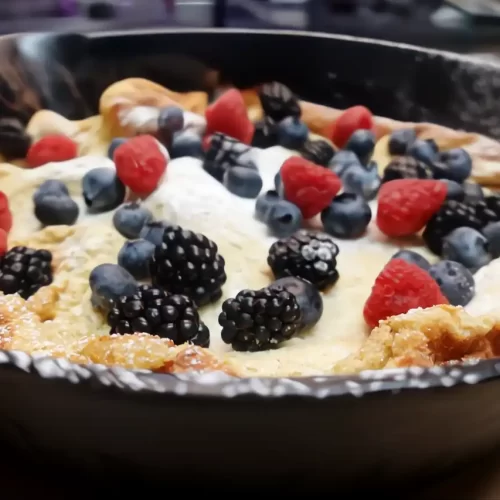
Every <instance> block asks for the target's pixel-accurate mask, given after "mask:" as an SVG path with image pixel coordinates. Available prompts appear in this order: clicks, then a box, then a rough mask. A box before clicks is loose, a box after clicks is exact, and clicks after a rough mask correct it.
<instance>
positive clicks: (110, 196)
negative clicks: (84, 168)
mask: <svg viewBox="0 0 500 500" xmlns="http://www.w3.org/2000/svg"><path fill="white" fill-rule="evenodd" d="M82 194H83V199H84V201H85V205H87V209H88V211H89V213H101V212H109V211H110V210H113V209H115V208H117V207H119V206H120V205H121V204H122V203H123V200H124V199H125V185H124V184H123V183H122V181H121V180H120V179H119V178H118V176H117V175H116V171H115V169H114V168H109V167H98V168H94V169H92V170H91V171H90V172H87V173H86V174H85V175H84V176H83V179H82Z"/></svg>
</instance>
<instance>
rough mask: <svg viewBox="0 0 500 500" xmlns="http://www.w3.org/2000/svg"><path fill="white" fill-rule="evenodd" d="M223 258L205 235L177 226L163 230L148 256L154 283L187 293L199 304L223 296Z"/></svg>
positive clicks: (177, 291) (170, 290)
mask: <svg viewBox="0 0 500 500" xmlns="http://www.w3.org/2000/svg"><path fill="white" fill-rule="evenodd" d="M224 267H225V262H224V259H223V257H222V256H221V255H219V252H218V248H217V245H216V244H215V243H214V242H213V241H212V240H210V239H208V238H207V237H206V236H204V235H202V234H198V233H194V232H192V231H188V230H185V229H183V228H182V227H179V226H170V227H168V228H166V229H165V231H164V232H163V238H162V242H161V245H157V246H156V248H155V251H154V254H153V258H152V260H151V277H152V280H153V284H154V285H157V286H160V287H163V288H164V289H165V290H167V291H169V292H171V293H176V294H183V295H187V296H188V297H190V298H191V299H193V300H194V301H195V302H196V304H197V305H198V306H202V305H205V304H208V303H210V302H215V301H216V300H219V299H220V297H221V296H222V285H224V283H225V282H226V279H227V276H226V272H225V269H224Z"/></svg>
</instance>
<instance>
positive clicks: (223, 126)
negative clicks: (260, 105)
mask: <svg viewBox="0 0 500 500" xmlns="http://www.w3.org/2000/svg"><path fill="white" fill-rule="evenodd" d="M205 118H206V120H207V128H206V133H207V135H211V134H213V133H214V132H222V133H223V134H226V135H228V136H229V137H233V138H234V139H237V140H238V141H240V142H243V143H244V144H251V142H252V138H253V134H254V131H255V127H254V124H253V123H252V122H251V121H250V119H249V118H248V114H247V108H246V106H245V101H244V100H243V96H242V95H241V92H240V91H238V90H236V89H231V90H228V91H227V92H224V94H222V95H221V96H220V97H219V98H218V99H217V100H216V101H215V102H214V103H212V104H211V105H210V106H208V108H207V110H206V111H205Z"/></svg>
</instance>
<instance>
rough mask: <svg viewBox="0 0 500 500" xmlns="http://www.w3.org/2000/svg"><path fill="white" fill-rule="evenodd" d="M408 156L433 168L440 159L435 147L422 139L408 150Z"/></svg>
mask: <svg viewBox="0 0 500 500" xmlns="http://www.w3.org/2000/svg"><path fill="white" fill-rule="evenodd" d="M408 154H409V155H410V156H413V158H416V159H417V160H419V161H421V162H422V163H425V164H426V165H429V166H432V164H433V163H434V162H435V161H436V160H437V159H438V155H437V153H436V151H435V150H434V147H433V145H432V144H431V143H430V142H428V141H425V140H422V139H417V140H416V141H415V142H414V143H413V144H412V145H411V146H410V147H409V148H408Z"/></svg>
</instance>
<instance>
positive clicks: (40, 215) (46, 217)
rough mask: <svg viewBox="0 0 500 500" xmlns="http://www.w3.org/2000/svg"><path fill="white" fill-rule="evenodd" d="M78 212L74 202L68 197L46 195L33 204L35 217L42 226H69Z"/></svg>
mask: <svg viewBox="0 0 500 500" xmlns="http://www.w3.org/2000/svg"><path fill="white" fill-rule="evenodd" d="M79 212H80V210H79V209H78V205H77V204H76V202H75V200H73V199H72V198H70V197H69V196H61V195H59V194H46V195H44V196H42V197H39V198H38V199H37V201H36V202H35V216H36V218H37V219H38V220H39V221H40V222H41V223H42V224H43V225H44V226H60V225H68V226H71V225H72V224H74V223H75V222H76V220H77V219H78V214H79Z"/></svg>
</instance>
